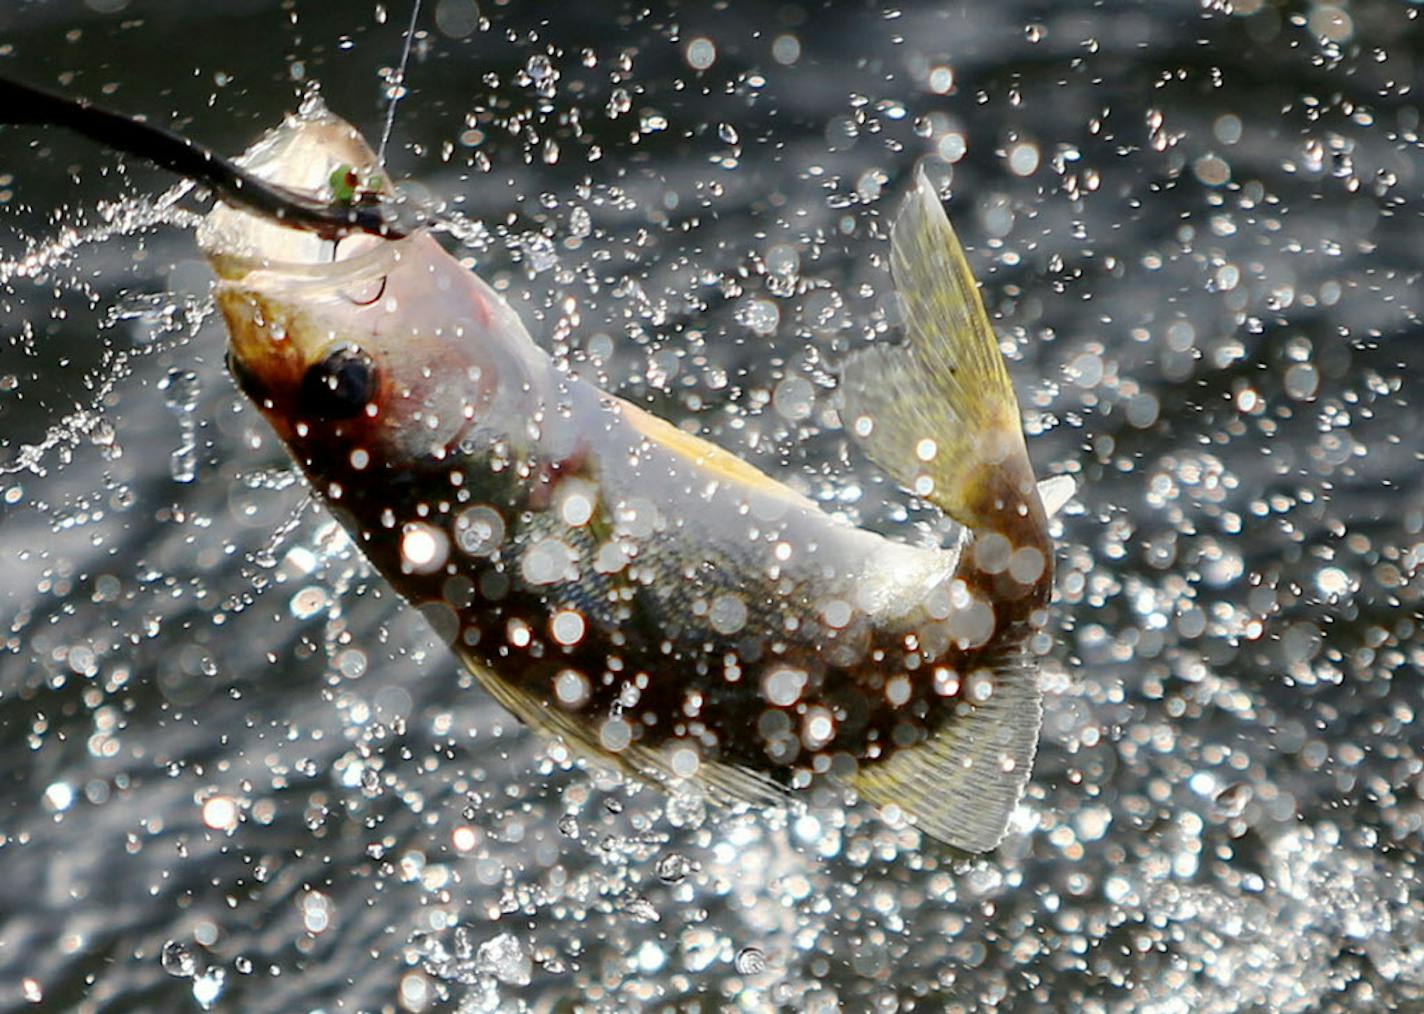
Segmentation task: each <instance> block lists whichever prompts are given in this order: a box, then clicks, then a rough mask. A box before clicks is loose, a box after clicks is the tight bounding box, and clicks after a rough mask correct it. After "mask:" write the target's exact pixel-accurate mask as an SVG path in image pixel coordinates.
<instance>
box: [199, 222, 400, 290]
mask: <svg viewBox="0 0 1424 1014" xmlns="http://www.w3.org/2000/svg"><path fill="white" fill-rule="evenodd" d="M420 231H423V230H417V231H416V232H412V233H411V234H409V235H407V236H404V237H402V238H400V239H383V240H380V241H379V242H378V243H377V245H376V246H373V247H372V248H371V249H369V250H363V251H361V252H360V253H357V254H354V255H353V256H351V257H346V258H342V259H341V260H331V261H298V260H279V259H275V258H272V257H267V256H263V255H262V254H260V253H251V254H248V253H232V252H227V251H224V250H221V249H216V248H215V245H209V244H204V243H201V242H200V246H202V248H203V253H204V254H205V255H206V256H207V258H208V260H209V261H210V262H211V263H212V264H213V266H214V268H215V269H216V271H217V274H218V277H219V284H220V285H221V286H225V287H226V286H231V287H249V286H252V285H253V283H254V282H255V281H258V280H261V281H262V282H265V283H268V284H280V285H281V286H282V287H284V288H307V287H325V286H330V285H345V284H351V283H359V282H362V281H365V280H367V279H370V278H379V277H380V276H382V275H386V274H389V273H390V272H391V270H392V269H393V268H394V267H395V266H396V264H398V263H399V262H400V260H401V257H402V255H403V254H404V253H405V252H406V251H407V250H408V249H409V248H410V247H411V245H412V243H413V241H414V240H415V238H416V236H417V235H418V234H419V232H420ZM222 245H224V246H226V245H227V244H225V243H224V244H222Z"/></svg>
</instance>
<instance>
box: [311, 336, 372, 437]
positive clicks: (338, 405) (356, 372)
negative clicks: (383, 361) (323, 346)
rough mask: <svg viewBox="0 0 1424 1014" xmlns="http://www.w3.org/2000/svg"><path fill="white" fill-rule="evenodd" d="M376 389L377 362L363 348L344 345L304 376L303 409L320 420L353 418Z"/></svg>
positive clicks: (312, 367)
mask: <svg viewBox="0 0 1424 1014" xmlns="http://www.w3.org/2000/svg"><path fill="white" fill-rule="evenodd" d="M375 390H376V364H375V363H374V362H373V361H372V360H371V357H370V356H368V355H367V354H366V353H364V352H362V351H361V350H360V349H357V348H352V347H351V346H349V345H343V346H341V347H340V348H337V349H335V350H333V351H332V352H330V353H329V354H328V355H327V356H326V358H325V359H323V360H322V361H321V362H319V363H316V364H314V365H313V366H311V367H310V368H309V369H308V370H307V372H306V375H305V376H304V377H302V388H301V410H302V411H303V412H304V413H305V414H307V415H310V416H312V417H314V418H317V419H332V420H334V419H350V418H351V417H352V416H354V415H356V414H357V413H359V412H360V411H361V410H362V409H363V408H365V407H366V404H367V402H369V401H370V400H371V396H372V395H373V394H374V393H375Z"/></svg>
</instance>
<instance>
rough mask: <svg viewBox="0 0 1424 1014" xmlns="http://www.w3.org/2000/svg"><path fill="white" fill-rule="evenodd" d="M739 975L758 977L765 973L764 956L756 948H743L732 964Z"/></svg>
mask: <svg viewBox="0 0 1424 1014" xmlns="http://www.w3.org/2000/svg"><path fill="white" fill-rule="evenodd" d="M734 964H735V965H736V968H737V973H738V974H739V975H760V974H761V973H762V972H765V971H766V955H765V954H764V953H762V951H761V950H760V949H759V948H756V947H743V948H742V949H741V950H740V951H738V952H737V957H736V960H735V962H734Z"/></svg>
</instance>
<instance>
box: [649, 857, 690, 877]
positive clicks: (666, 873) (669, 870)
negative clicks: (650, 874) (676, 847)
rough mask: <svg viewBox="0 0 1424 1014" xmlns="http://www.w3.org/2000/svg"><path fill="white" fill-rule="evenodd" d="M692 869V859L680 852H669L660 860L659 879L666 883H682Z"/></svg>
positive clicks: (658, 867)
mask: <svg viewBox="0 0 1424 1014" xmlns="http://www.w3.org/2000/svg"><path fill="white" fill-rule="evenodd" d="M691 870H692V861H691V860H690V859H688V858H687V857H686V856H685V855H683V854H682V853H680V852H669V853H668V854H667V855H665V856H663V857H662V858H661V859H659V860H658V866H657V873H658V879H659V880H661V881H662V882H663V883H665V884H680V883H682V882H683V881H684V880H686V879H687V874H688V873H689V872H691Z"/></svg>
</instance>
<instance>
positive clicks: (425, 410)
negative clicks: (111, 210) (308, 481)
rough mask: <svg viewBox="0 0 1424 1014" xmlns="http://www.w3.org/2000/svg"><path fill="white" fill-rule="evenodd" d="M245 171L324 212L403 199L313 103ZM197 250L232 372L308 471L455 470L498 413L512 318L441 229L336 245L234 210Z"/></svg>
mask: <svg viewBox="0 0 1424 1014" xmlns="http://www.w3.org/2000/svg"><path fill="white" fill-rule="evenodd" d="M240 161H241V162H242V164H243V165H244V167H245V168H246V169H248V170H249V171H250V172H252V173H254V174H256V175H257V176H259V177H261V178H263V179H265V180H268V181H270V182H272V183H276V184H279V185H281V186H283V187H286V188H288V189H290V190H293V191H297V192H300V193H302V194H305V195H307V196H310V197H315V198H317V199H319V200H324V201H331V200H341V199H343V198H346V199H350V198H351V197H353V196H355V197H356V198H358V199H359V198H360V196H361V194H362V192H363V190H365V191H367V192H370V193H374V192H387V191H388V184H387V183H386V181H385V179H384V176H385V174H384V171H383V170H382V168H381V166H380V164H379V162H378V160H377V158H376V155H375V153H374V152H372V150H371V149H370V147H369V146H368V145H367V144H366V142H365V141H364V140H363V139H362V137H361V135H360V134H359V133H358V132H357V131H356V130H355V128H353V127H352V126H351V125H350V124H348V123H346V122H345V121H344V120H342V119H340V118H338V117H336V116H334V115H333V114H331V113H330V112H328V111H327V110H326V109H325V108H324V107H322V106H320V105H319V104H316V103H312V102H310V101H309V102H308V103H307V104H306V105H304V107H303V109H302V110H301V111H300V112H298V113H296V114H294V115H292V116H289V117H288V118H287V120H286V121H285V122H284V123H283V124H282V125H280V126H279V127H277V128H275V129H273V130H271V131H269V132H268V133H267V134H266V135H265V136H264V137H263V138H262V139H261V140H259V141H258V142H257V143H256V144H255V145H253V147H252V148H250V149H249V150H248V151H247V153H246V154H245V155H243V156H242V158H241V160H240ZM198 242H199V245H200V247H201V248H202V250H203V252H204V254H205V255H206V256H207V259H208V261H209V263H210V265H211V266H212V268H213V270H214V273H215V274H216V276H217V280H216V283H215V285H214V295H215V298H216V301H217V305H218V307H219V309H220V310H221V311H222V314H223V316H224V318H225V319H226V322H227V327H228V334H229V339H230V343H229V353H228V364H229V368H230V370H231V372H232V374H233V376H234V378H235V379H236V381H237V383H238V386H239V387H241V388H242V390H243V391H244V392H245V393H246V394H247V395H248V396H249V398H251V400H252V401H253V402H254V403H255V404H256V405H257V406H258V408H259V409H260V410H261V411H262V413H263V415H264V416H265V417H266V418H267V420H268V421H269V422H270V423H271V424H272V426H273V428H274V429H275V430H276V431H277V433H278V435H279V436H280V437H281V438H282V439H283V440H284V441H285V442H286V443H287V444H288V446H289V448H290V449H291V450H292V452H293V454H294V456H295V457H296V458H297V460H298V461H299V462H300V463H302V464H303V466H304V467H306V468H307V470H308V472H309V473H314V472H320V471H323V470H326V469H328V468H329V467H331V466H332V463H335V462H352V463H355V467H357V468H365V467H368V465H375V466H387V465H391V464H393V463H401V462H410V461H412V460H418V459H427V458H429V457H431V456H434V457H435V458H441V457H443V456H445V455H446V454H447V453H449V452H450V450H451V449H452V448H453V447H454V446H456V445H457V444H458V443H459V442H460V440H461V438H462V436H463V435H464V434H465V432H466V431H467V430H468V428H469V427H470V425H471V424H472V422H473V421H474V420H476V419H477V418H479V417H480V416H481V414H482V412H484V410H485V409H487V408H488V403H489V401H490V398H491V396H492V393H493V391H494V389H495V386H496V384H497V383H498V375H499V373H500V372H501V370H500V364H499V358H500V352H499V350H500V348H501V347H502V335H501V330H502V329H505V330H507V328H508V321H507V320H506V319H505V315H507V314H509V313H510V311H509V310H508V308H507V307H504V306H503V303H502V301H499V299H498V297H497V296H495V295H494V293H493V292H491V291H490V290H489V289H488V287H487V286H485V285H484V283H483V282H480V281H479V280H478V279H477V278H475V276H474V275H473V274H472V273H471V272H470V271H468V270H467V269H466V268H465V267H464V266H463V265H461V264H460V263H459V262H458V261H457V260H456V259H455V258H453V257H451V256H450V255H449V254H447V253H446V252H445V251H444V250H443V249H441V247H440V246H439V244H438V243H436V242H435V240H434V238H433V237H431V236H430V235H428V234H427V233H425V232H423V231H422V232H415V233H412V234H410V235H408V236H405V237H403V238H385V237H380V236H373V235H367V234H354V235H349V236H345V237H342V238H340V239H338V240H329V239H323V238H321V237H319V236H318V235H316V234H314V233H311V232H305V231H301V230H299V229H294V228H290V227H287V226H285V225H283V224H282V223H281V222H280V221H277V220H274V219H271V218H267V217H263V216H261V215H258V214H254V213H252V212H249V211H246V210H243V209H241V208H236V207H230V206H228V205H225V204H221V203H220V204H218V205H217V206H216V207H215V208H214V209H213V210H212V211H211V212H210V213H209V214H208V215H207V217H206V218H205V219H204V221H203V223H202V225H201V226H200V227H199V230H198ZM495 303H498V306H495V305H494V304H495ZM501 311H502V312H501ZM516 323H517V321H516ZM521 334H522V330H521ZM505 344H507V343H505Z"/></svg>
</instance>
